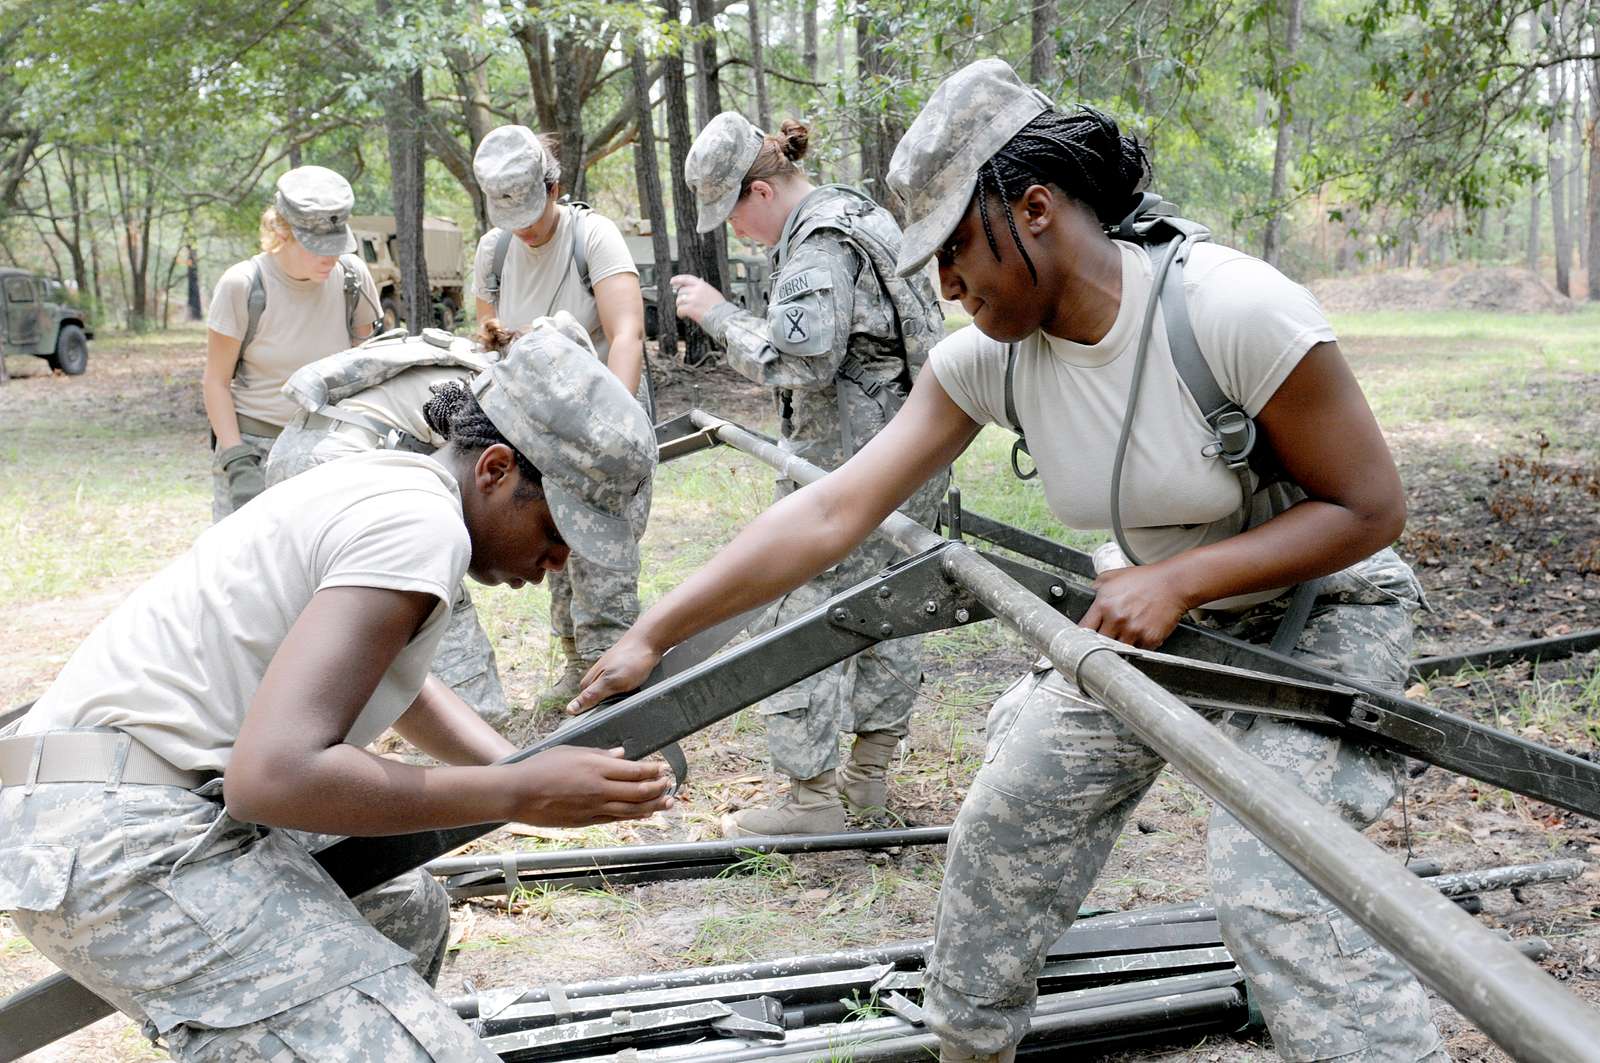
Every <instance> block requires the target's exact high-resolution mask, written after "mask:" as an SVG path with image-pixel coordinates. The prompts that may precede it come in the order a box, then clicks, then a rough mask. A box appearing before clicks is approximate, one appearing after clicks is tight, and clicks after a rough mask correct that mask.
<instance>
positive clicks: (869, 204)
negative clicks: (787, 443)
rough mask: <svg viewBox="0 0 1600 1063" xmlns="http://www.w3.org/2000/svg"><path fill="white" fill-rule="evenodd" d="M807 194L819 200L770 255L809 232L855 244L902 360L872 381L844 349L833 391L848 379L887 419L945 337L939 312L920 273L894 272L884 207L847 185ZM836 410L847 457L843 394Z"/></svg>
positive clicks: (896, 245)
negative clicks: (889, 318) (881, 295)
mask: <svg viewBox="0 0 1600 1063" xmlns="http://www.w3.org/2000/svg"><path fill="white" fill-rule="evenodd" d="M819 193H826V195H819ZM807 199H808V201H809V200H813V199H815V200H819V201H820V202H815V203H813V205H812V206H811V207H810V208H809V209H808V216H807V217H805V218H802V219H800V221H799V222H798V223H797V224H796V225H795V226H794V228H793V229H789V230H787V231H785V232H784V234H783V236H782V238H781V239H780V241H779V243H778V246H777V248H776V249H775V251H774V258H775V259H778V260H787V258H788V257H789V250H790V248H791V247H799V246H800V245H802V244H803V243H805V241H806V240H808V239H809V238H810V237H811V236H812V235H813V234H814V233H819V232H827V233H831V234H833V235H834V236H836V237H838V239H840V240H841V241H843V242H844V243H846V244H848V245H849V246H850V247H851V248H852V249H854V250H855V251H856V253H857V254H859V255H860V256H861V257H862V259H863V261H864V262H865V266H864V268H866V269H870V270H872V273H873V276H874V277H875V278H876V279H877V281H878V286H879V287H881V288H882V289H883V291H884V292H885V294H887V295H888V297H889V305H890V308H891V309H892V310H893V311H894V321H895V330H896V331H897V332H898V333H899V335H900V340H901V350H902V354H903V358H904V361H903V364H902V365H901V368H900V372H899V374H898V375H897V376H896V377H895V378H893V379H892V380H889V381H883V380H874V379H872V378H871V377H870V376H869V375H868V374H867V372H866V370H865V367H864V366H862V364H861V362H860V360H859V359H858V358H856V357H855V355H853V354H849V353H847V354H846V355H845V357H844V360H843V361H841V362H840V363H839V369H838V372H837V373H836V374H835V380H834V387H835V390H836V391H837V390H838V389H839V387H840V385H841V381H847V382H849V383H850V384H851V385H853V386H855V387H857V388H859V389H861V390H862V391H863V392H865V393H866V395H867V396H868V397H869V398H871V399H872V401H873V402H875V403H877V405H878V408H879V409H881V410H882V411H883V414H884V418H885V419H886V420H887V419H888V418H890V417H893V416H894V414H895V411H896V410H898V409H899V408H900V405H901V404H902V403H903V402H904V401H905V396H906V395H907V394H908V393H909V392H910V390H911V384H912V381H913V380H914V379H915V377H916V374H917V373H918V372H920V371H921V369H922V367H923V365H925V364H926V363H927V361H928V352H929V351H930V350H932V349H933V345H934V344H936V343H938V342H939V341H940V340H941V339H943V338H944V311H943V310H941V309H940V307H939V300H938V299H937V298H936V297H935V296H934V294H933V287H932V285H930V284H929V283H928V280H927V278H926V277H925V276H923V275H922V274H921V273H916V274H913V275H912V276H910V277H902V276H900V274H898V273H896V272H895V268H894V267H895V260H896V259H897V258H898V257H899V254H900V242H901V239H902V236H901V233H900V226H899V225H897V224H896V223H895V220H894V218H893V217H892V216H891V215H890V214H889V212H888V211H887V210H885V209H884V208H883V207H881V206H879V205H878V204H877V203H874V202H873V201H872V200H871V199H868V198H867V197H866V196H865V195H863V194H862V193H861V192H858V191H857V190H856V189H854V188H851V187H849V186H848V185H823V186H822V187H821V188H818V189H817V190H816V191H815V192H813V193H811V196H809V197H807ZM886 383H892V384H897V385H899V387H898V390H896V389H892V388H887V387H885V384H886ZM839 412H840V424H841V426H842V430H843V431H844V433H845V439H844V453H845V457H846V458H848V457H850V455H851V454H853V453H855V450H856V441H855V440H854V439H852V438H850V428H849V417H848V416H847V414H846V411H845V409H844V400H843V398H842V397H841V399H840V411H839ZM862 442H865V441H864V440H863V441H862Z"/></svg>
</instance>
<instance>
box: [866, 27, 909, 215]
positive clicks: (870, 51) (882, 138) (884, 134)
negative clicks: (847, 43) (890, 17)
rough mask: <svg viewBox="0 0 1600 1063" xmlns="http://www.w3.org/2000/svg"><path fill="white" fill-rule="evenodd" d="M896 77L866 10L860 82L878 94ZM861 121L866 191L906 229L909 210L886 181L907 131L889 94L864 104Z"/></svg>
mask: <svg viewBox="0 0 1600 1063" xmlns="http://www.w3.org/2000/svg"><path fill="white" fill-rule="evenodd" d="M892 73H893V71H892V69H891V68H890V65H889V61H888V58H887V57H886V56H885V54H884V51H883V48H882V47H881V44H880V42H879V40H878V34H877V32H876V31H874V29H873V24H872V19H871V17H870V16H869V14H868V13H866V12H865V10H864V9H863V13H862V14H859V15H857V17H856V75H857V76H856V80H857V82H858V83H859V84H861V85H862V86H864V87H867V88H868V89H869V90H870V91H872V92H873V93H874V94H876V93H877V92H878V90H880V89H881V88H882V80H883V79H886V78H888V77H890V76H891V75H892ZM860 121H861V187H862V190H863V191H865V192H866V193H867V195H869V196H871V197H872V198H873V199H875V200H877V201H878V202H879V203H881V204H883V205H884V206H886V207H888V208H889V212H890V213H891V214H893V215H894V216H895V218H896V219H897V220H898V221H899V222H900V224H901V225H904V224H905V223H906V219H905V207H904V205H903V204H902V203H901V202H900V201H899V197H898V196H894V195H891V194H890V192H889V186H888V182H887V180H886V177H887V175H888V173H889V160H890V158H891V157H892V156H893V154H894V149H895V145H896V144H898V143H900V137H901V136H902V135H903V134H904V133H905V128H904V126H903V125H902V124H901V121H900V118H899V116H898V115H896V114H895V113H894V111H893V104H892V102H891V98H890V97H889V96H888V95H887V94H884V95H883V97H882V99H881V102H875V103H870V104H869V103H866V102H865V101H863V105H862V107H861V114H860Z"/></svg>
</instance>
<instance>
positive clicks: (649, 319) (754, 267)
mask: <svg viewBox="0 0 1600 1063" xmlns="http://www.w3.org/2000/svg"><path fill="white" fill-rule="evenodd" d="M633 228H640V226H637V225H635V226H633ZM623 239H624V240H626V241H627V242H628V250H629V251H630V252H632V253H633V264H634V265H636V266H638V267H639V291H640V294H641V295H643V296H644V334H645V336H647V337H648V338H650V339H652V340H653V339H659V338H660V335H661V317H660V314H661V311H660V308H659V305H660V295H659V293H660V288H659V287H658V285H657V283H656V252H655V246H654V245H653V244H652V243H651V241H650V237H649V236H648V235H646V236H640V235H639V234H637V233H634V232H625V233H623ZM671 249H672V269H673V272H674V273H681V272H683V270H682V268H681V266H680V264H679V262H678V241H677V239H676V238H674V239H673V240H672V241H671ZM728 269H729V271H730V272H731V273H732V274H733V277H732V279H731V280H730V281H729V282H728V283H727V284H724V285H723V286H722V290H723V292H724V294H726V295H727V296H728V297H729V298H730V299H732V300H733V301H734V302H736V303H738V304H739V305H740V306H742V307H744V308H745V309H746V310H748V311H750V312H751V313H753V314H760V313H764V312H765V311H766V309H767V287H768V280H769V278H770V277H771V273H772V270H771V269H770V267H768V265H767V260H766V259H765V258H760V257H757V256H754V255H732V256H729V258H728Z"/></svg>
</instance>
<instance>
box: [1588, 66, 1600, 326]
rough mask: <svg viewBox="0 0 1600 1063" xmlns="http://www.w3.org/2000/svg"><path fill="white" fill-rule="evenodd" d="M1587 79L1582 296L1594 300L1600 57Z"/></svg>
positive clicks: (1597, 293)
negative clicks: (1585, 250) (1586, 245)
mask: <svg viewBox="0 0 1600 1063" xmlns="http://www.w3.org/2000/svg"><path fill="white" fill-rule="evenodd" d="M1586 80H1587V81H1588V82H1589V115H1588V120H1587V122H1586V123H1585V128H1586V129H1587V131H1588V134H1589V187H1588V190H1587V191H1588V196H1587V199H1588V203H1587V206H1588V208H1589V216H1588V219H1587V221H1588V229H1589V275H1588V277H1587V278H1586V280H1585V284H1584V287H1585V289H1586V291H1585V292H1584V295H1585V297H1586V298H1588V299H1589V300H1590V301H1593V300H1596V299H1600V269H1596V268H1594V255H1595V252H1596V251H1597V250H1600V130H1597V129H1596V128H1595V123H1596V121H1600V59H1596V60H1593V61H1592V62H1591V64H1590V67H1589V77H1588V78H1587V79H1586Z"/></svg>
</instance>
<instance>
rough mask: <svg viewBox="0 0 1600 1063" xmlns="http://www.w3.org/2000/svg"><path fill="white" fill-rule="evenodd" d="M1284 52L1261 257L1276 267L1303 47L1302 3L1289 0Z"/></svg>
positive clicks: (1279, 64) (1279, 66)
mask: <svg viewBox="0 0 1600 1063" xmlns="http://www.w3.org/2000/svg"><path fill="white" fill-rule="evenodd" d="M1286 3H1287V6H1286V8H1285V11H1284V14H1285V17H1286V18H1285V21H1286V23H1287V24H1286V25H1285V27H1284V34H1283V51H1282V53H1281V54H1280V55H1278V57H1277V58H1276V60H1275V63H1274V65H1275V66H1276V67H1277V71H1278V78H1279V85H1278V100H1277V102H1278V143H1277V146H1276V147H1275V148H1274V149H1273V152H1272V192H1271V197H1272V201H1271V203H1270V204H1268V207H1267V209H1268V211H1269V213H1268V214H1267V231H1266V234H1265V235H1264V236H1263V237H1262V239H1261V257H1262V258H1263V259H1264V260H1266V262H1267V264H1268V265H1272V266H1276V265H1277V264H1278V261H1279V259H1280V258H1281V257H1282V255H1283V214H1284V209H1285V204H1284V195H1285V193H1286V192H1287V191H1288V186H1289V146H1290V144H1291V143H1293V140H1292V137H1293V126H1294V98H1293V95H1294V94H1293V92H1292V90H1291V88H1290V85H1289V80H1288V79H1289V71H1290V70H1291V69H1292V68H1293V66H1294V61H1295V52H1296V50H1298V48H1299V47H1300V7H1301V0H1286Z"/></svg>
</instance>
